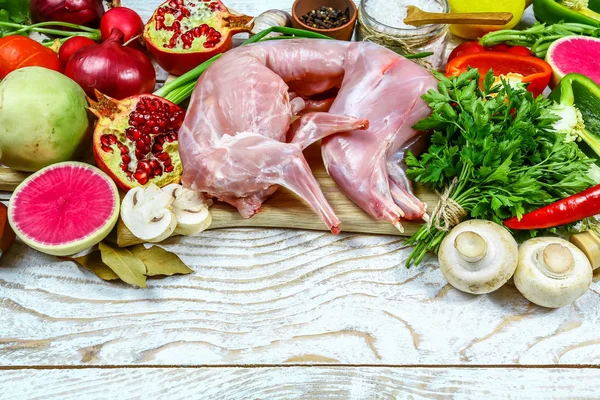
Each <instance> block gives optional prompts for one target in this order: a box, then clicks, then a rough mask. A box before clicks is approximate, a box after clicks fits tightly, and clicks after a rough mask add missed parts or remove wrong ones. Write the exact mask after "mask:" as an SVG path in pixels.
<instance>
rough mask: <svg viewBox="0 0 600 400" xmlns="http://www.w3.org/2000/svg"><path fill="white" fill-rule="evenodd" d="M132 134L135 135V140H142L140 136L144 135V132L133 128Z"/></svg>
mask: <svg viewBox="0 0 600 400" xmlns="http://www.w3.org/2000/svg"><path fill="white" fill-rule="evenodd" d="M131 136H133V140H140V137H142V134H141V133H140V130H139V129H132V130H131Z"/></svg>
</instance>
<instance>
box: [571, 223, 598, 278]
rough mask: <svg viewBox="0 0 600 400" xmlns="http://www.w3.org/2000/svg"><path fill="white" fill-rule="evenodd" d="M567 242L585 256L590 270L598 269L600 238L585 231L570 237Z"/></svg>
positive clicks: (593, 233) (592, 232)
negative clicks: (590, 267) (590, 266)
mask: <svg viewBox="0 0 600 400" xmlns="http://www.w3.org/2000/svg"><path fill="white" fill-rule="evenodd" d="M569 241H570V242H571V243H573V244H574V245H575V246H577V247H578V248H579V250H581V251H583V253H584V254H585V255H586V256H587V258H588V260H589V261H590V264H591V265H592V270H594V271H595V270H596V269H598V267H600V238H599V237H598V235H597V234H596V233H595V232H594V231H585V232H581V233H576V234H574V235H571V237H570V238H569Z"/></svg>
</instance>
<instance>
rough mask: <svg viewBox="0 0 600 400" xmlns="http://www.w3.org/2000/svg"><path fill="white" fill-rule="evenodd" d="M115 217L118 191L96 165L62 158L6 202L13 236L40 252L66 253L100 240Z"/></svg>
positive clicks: (37, 173)
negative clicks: (62, 160) (60, 161)
mask: <svg viewBox="0 0 600 400" xmlns="http://www.w3.org/2000/svg"><path fill="white" fill-rule="evenodd" d="M118 217H119V192H118V190H117V186H116V185H115V183H114V182H113V181H112V180H111V179H110V178H109V177H108V175H106V174H105V173H104V172H102V171H100V170H99V169H98V168H96V167H93V166H91V165H89V164H84V163H80V162H63V163H58V164H54V165H51V166H49V167H46V168H44V169H41V170H39V171H38V172H36V173H35V174H33V175H31V176H30V177H28V178H27V179H25V181H23V183H21V184H20V185H19V186H18V187H17V189H16V190H15V192H14V193H13V196H12V198H11V199H10V202H9V204H8V221H9V223H10V225H11V226H12V228H13V230H14V231H15V233H16V234H17V236H18V237H19V238H20V239H21V240H22V241H23V242H25V243H26V244H28V245H29V246H31V247H33V248H34V249H36V250H38V251H41V252H42V253H46V254H52V255H55V256H68V255H72V254H76V253H79V252H80V251H83V250H85V249H87V248H88V247H90V246H93V245H95V244H97V243H99V242H100V241H101V240H102V239H104V238H105V237H106V236H107V235H108V234H109V233H110V231H111V229H112V228H113V227H114V226H115V224H116V222H117V219H118Z"/></svg>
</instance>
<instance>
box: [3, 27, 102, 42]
mask: <svg viewBox="0 0 600 400" xmlns="http://www.w3.org/2000/svg"><path fill="white" fill-rule="evenodd" d="M0 28H11V29H14V30H11V31H9V32H6V33H4V35H2V34H0V37H5V36H13V35H28V34H29V33H31V32H37V33H43V34H45V35H53V36H61V37H63V39H61V41H62V42H64V41H65V40H67V39H69V38H71V37H73V36H83V37H87V38H90V39H92V40H93V41H95V42H97V41H99V40H100V30H99V29H94V28H88V27H87V26H83V25H77V24H71V23H68V22H58V21H49V22H40V23H39V24H33V25H25V24H15V23H13V22H3V21H0ZM59 28H69V29H71V30H61V29H59ZM43 44H44V45H45V46H50V45H52V44H53V41H47V42H44V43H43Z"/></svg>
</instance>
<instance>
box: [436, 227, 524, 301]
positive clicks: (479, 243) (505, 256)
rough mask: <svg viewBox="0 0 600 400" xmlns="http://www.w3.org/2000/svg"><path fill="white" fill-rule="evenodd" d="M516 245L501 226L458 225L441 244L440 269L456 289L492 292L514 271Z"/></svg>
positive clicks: (473, 292)
mask: <svg viewBox="0 0 600 400" xmlns="http://www.w3.org/2000/svg"><path fill="white" fill-rule="evenodd" d="M517 254H518V245H517V242H516V241H515V239H514V238H513V237H512V235H511V234H510V233H509V232H508V231H507V230H506V229H505V228H503V227H502V226H500V225H498V224H496V223H494V222H491V221H483V220H469V221H466V222H462V223H460V224H458V225H457V226H456V227H454V229H452V231H451V232H450V234H449V235H448V236H446V238H445V239H444V240H443V241H442V244H441V246H440V250H439V253H438V258H439V262H440V269H441V270H442V273H443V274H444V276H445V277H446V279H447V280H448V282H449V283H450V284H451V285H452V286H454V287H455V288H456V289H458V290H461V291H463V292H467V293H472V294H483V293H489V292H493V291H494V290H496V289H498V288H500V286H502V285H504V284H505V283H506V282H507V281H508V280H509V279H510V278H511V276H512V275H513V273H514V272H515V269H516V268H517Z"/></svg>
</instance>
